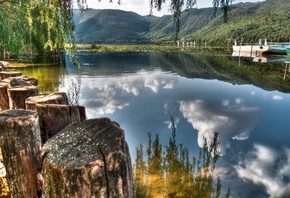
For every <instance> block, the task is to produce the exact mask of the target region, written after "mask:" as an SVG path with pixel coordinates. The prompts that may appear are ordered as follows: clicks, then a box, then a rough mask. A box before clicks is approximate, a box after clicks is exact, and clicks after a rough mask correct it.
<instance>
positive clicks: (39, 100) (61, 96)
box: [25, 92, 68, 110]
mask: <svg viewBox="0 0 290 198" xmlns="http://www.w3.org/2000/svg"><path fill="white" fill-rule="evenodd" d="M36 104H66V105H68V99H67V95H66V93H65V92H56V93H53V94H50V95H38V96H32V97H29V98H27V99H26V100H25V107H26V109H29V110H36Z"/></svg>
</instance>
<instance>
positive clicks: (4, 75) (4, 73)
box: [0, 71, 22, 80]
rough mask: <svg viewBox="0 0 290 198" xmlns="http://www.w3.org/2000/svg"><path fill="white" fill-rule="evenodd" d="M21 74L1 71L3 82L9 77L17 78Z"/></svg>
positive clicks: (0, 77) (0, 76) (0, 78)
mask: <svg viewBox="0 0 290 198" xmlns="http://www.w3.org/2000/svg"><path fill="white" fill-rule="evenodd" d="M21 75H22V73H21V72H15V71H0V80H3V79H5V78H9V77H16V76H21Z"/></svg>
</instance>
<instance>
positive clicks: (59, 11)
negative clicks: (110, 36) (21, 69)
mask: <svg viewBox="0 0 290 198" xmlns="http://www.w3.org/2000/svg"><path fill="white" fill-rule="evenodd" d="M78 5H79V7H80V8H83V6H84V5H85V2H84V1H81V0H78ZM72 9H73V1H72V0H20V1H17V0H16V1H14V0H2V1H0V50H1V51H2V56H3V57H4V58H6V57H7V56H9V55H16V56H19V55H21V54H36V53H37V54H40V53H43V52H45V51H54V50H63V49H64V47H65V44H66V43H74V42H73V32H74V24H73V21H72V17H73V12H72Z"/></svg>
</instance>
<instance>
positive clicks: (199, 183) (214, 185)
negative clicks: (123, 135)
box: [134, 117, 230, 198]
mask: <svg viewBox="0 0 290 198" xmlns="http://www.w3.org/2000/svg"><path fill="white" fill-rule="evenodd" d="M171 124H172V127H171V128H172V133H171V137H170V138H169V142H168V145H167V146H162V145H161V144H160V142H159V136H158V135H157V134H156V136H155V139H154V141H152V136H151V133H148V145H147V149H146V152H147V160H144V156H143V145H142V144H140V146H139V147H137V148H136V153H137V155H136V160H135V164H134V184H135V191H136V197H208V198H211V197H216V198H217V197H219V196H220V194H221V178H220V177H219V176H217V175H216V174H215V173H214V171H215V167H216V163H217V161H218V159H219V152H218V150H217V146H218V133H215V134H214V138H213V141H212V143H210V145H208V143H207V139H206V138H204V145H203V148H201V149H200V151H199V155H198V157H192V158H191V159H190V156H189V151H188V149H187V148H185V147H184V146H183V144H178V143H177V142H176V127H175V123H174V118H173V117H171ZM229 196H230V189H228V191H227V194H226V197H229Z"/></svg>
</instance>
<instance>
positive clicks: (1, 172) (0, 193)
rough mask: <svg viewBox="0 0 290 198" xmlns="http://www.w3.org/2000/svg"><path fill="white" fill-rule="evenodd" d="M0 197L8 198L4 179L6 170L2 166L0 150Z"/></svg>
mask: <svg viewBox="0 0 290 198" xmlns="http://www.w3.org/2000/svg"><path fill="white" fill-rule="evenodd" d="M0 197H10V194H9V187H8V183H7V179H6V170H5V167H4V164H3V156H2V151H1V149H0Z"/></svg>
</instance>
